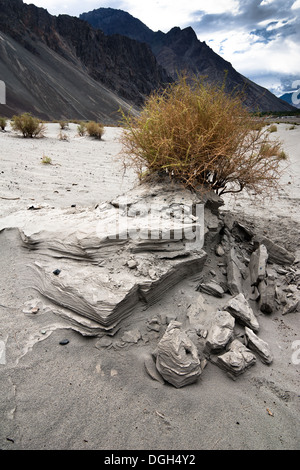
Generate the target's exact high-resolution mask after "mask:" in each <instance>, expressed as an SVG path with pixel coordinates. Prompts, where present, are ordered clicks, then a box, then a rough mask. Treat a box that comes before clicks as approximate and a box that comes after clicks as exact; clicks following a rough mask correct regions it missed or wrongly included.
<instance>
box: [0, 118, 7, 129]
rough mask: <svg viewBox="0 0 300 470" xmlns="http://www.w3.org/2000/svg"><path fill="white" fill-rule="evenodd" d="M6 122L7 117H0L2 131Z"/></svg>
mask: <svg viewBox="0 0 300 470" xmlns="http://www.w3.org/2000/svg"><path fill="white" fill-rule="evenodd" d="M6 124H7V119H6V118H5V117H0V128H1V129H2V130H3V131H4V130H5V127H6Z"/></svg>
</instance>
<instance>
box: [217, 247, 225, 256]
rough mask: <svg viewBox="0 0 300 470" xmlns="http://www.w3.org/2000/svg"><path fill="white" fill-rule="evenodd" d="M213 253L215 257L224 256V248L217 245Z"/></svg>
mask: <svg viewBox="0 0 300 470" xmlns="http://www.w3.org/2000/svg"><path fill="white" fill-rule="evenodd" d="M215 253H216V255H217V256H220V257H221V256H224V255H225V251H224V248H223V247H222V245H217V246H216V248H215Z"/></svg>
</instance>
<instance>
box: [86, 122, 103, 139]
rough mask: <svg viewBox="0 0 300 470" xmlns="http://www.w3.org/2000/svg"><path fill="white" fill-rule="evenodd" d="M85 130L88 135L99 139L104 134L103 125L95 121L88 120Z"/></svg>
mask: <svg viewBox="0 0 300 470" xmlns="http://www.w3.org/2000/svg"><path fill="white" fill-rule="evenodd" d="M86 130H87V133H88V134H89V136H90V137H95V138H96V139H100V140H101V138H102V136H103V134H104V127H103V125H102V124H98V123H97V122H94V121H89V122H88V123H87V124H86Z"/></svg>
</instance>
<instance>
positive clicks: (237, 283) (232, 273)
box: [227, 247, 243, 295]
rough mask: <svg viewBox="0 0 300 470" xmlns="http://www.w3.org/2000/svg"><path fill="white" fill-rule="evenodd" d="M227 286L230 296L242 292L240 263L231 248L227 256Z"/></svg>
mask: <svg viewBox="0 0 300 470" xmlns="http://www.w3.org/2000/svg"><path fill="white" fill-rule="evenodd" d="M227 284H228V289H229V291H230V293H231V294H232V295H235V294H239V293H240V292H242V290H243V288H242V272H241V268H240V261H239V260H238V258H237V255H236V252H235V249H234V248H233V247H232V248H231V249H230V251H229V253H228V256H227Z"/></svg>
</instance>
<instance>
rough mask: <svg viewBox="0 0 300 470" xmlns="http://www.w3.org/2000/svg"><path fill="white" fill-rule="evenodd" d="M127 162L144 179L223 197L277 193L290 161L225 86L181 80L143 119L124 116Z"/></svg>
mask: <svg viewBox="0 0 300 470" xmlns="http://www.w3.org/2000/svg"><path fill="white" fill-rule="evenodd" d="M123 121H124V125H125V131H124V136H123V139H122V142H123V151H124V154H125V163H126V164H129V165H131V166H133V167H135V169H136V170H137V172H138V175H139V177H140V179H141V180H145V179H149V178H151V177H153V176H155V175H168V176H169V177H170V178H172V179H175V180H177V181H180V182H182V183H183V184H184V185H185V186H187V187H190V188H194V189H195V188H197V189H203V190H208V189H212V190H214V191H215V192H216V193H217V194H219V195H222V194H225V193H228V192H233V193H237V192H240V191H242V190H244V189H245V190H248V191H250V192H251V193H253V192H254V194H262V195H265V194H266V193H270V192H271V193H272V191H273V190H274V189H275V188H276V187H277V186H278V179H279V177H280V174H281V170H280V169H281V165H280V161H281V160H283V159H285V158H286V155H285V154H284V153H283V152H282V148H281V143H280V142H278V141H277V140H274V139H272V140H270V138H269V132H267V130H266V129H263V126H261V125H259V126H258V125H257V119H255V116H253V114H252V115H251V114H250V113H249V112H248V111H247V110H246V109H245V107H244V106H243V102H242V99H241V97H240V96H238V95H237V94H234V95H233V94H232V95H228V94H226V93H225V91H224V89H223V88H222V87H215V86H213V85H208V84H205V83H204V82H203V81H202V80H201V79H198V78H195V79H194V81H193V82H192V83H190V82H188V81H187V79H186V78H185V77H184V76H182V77H180V78H179V80H178V81H177V82H176V83H174V84H172V85H170V86H169V87H168V88H167V89H166V90H164V91H163V92H160V93H159V92H155V93H153V94H152V95H151V96H150V97H149V98H148V100H147V101H146V103H145V106H144V108H143V110H142V111H141V113H140V115H139V116H138V117H128V116H125V115H124V114H123Z"/></svg>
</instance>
